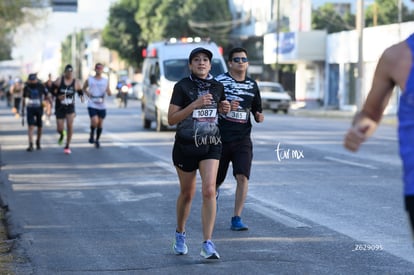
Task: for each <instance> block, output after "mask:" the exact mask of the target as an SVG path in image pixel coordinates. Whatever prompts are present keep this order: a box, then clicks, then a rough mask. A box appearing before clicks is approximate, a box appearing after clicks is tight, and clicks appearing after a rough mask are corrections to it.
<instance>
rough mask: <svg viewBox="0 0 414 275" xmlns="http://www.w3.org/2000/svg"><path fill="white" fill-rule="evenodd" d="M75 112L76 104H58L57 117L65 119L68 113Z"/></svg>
mask: <svg viewBox="0 0 414 275" xmlns="http://www.w3.org/2000/svg"><path fill="white" fill-rule="evenodd" d="M74 112H75V105H74V104H70V105H60V106H56V109H55V115H56V118H57V119H64V118H66V115H70V114H73V113H74Z"/></svg>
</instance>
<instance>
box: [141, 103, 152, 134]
mask: <svg viewBox="0 0 414 275" xmlns="http://www.w3.org/2000/svg"><path fill="white" fill-rule="evenodd" d="M141 109H142V110H141V111H142V127H143V128H144V129H150V128H151V120H149V119H147V117H146V116H145V105H144V104H142V105H141Z"/></svg>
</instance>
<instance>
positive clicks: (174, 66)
mask: <svg viewBox="0 0 414 275" xmlns="http://www.w3.org/2000/svg"><path fill="white" fill-rule="evenodd" d="M164 69H165V77H166V78H167V79H168V80H170V81H178V80H181V79H182V78H184V77H186V76H189V75H190V70H189V68H188V59H172V60H166V61H164ZM210 73H211V74H212V75H213V76H217V75H219V74H222V73H224V68H223V66H222V65H221V62H220V60H218V59H213V60H212V61H211V72H210Z"/></svg>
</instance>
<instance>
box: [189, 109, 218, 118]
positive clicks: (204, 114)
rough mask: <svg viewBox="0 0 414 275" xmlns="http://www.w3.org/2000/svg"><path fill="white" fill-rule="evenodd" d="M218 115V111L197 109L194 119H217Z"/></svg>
mask: <svg viewBox="0 0 414 275" xmlns="http://www.w3.org/2000/svg"><path fill="white" fill-rule="evenodd" d="M216 115H217V109H207V108H206V109H195V110H194V111H193V118H196V119H200V118H215V117H216Z"/></svg>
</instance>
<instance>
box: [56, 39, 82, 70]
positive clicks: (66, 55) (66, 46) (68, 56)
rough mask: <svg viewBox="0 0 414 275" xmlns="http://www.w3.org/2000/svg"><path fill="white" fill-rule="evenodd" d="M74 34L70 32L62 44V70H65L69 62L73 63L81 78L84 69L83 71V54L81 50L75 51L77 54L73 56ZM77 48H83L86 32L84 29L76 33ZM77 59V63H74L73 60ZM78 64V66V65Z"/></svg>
mask: <svg viewBox="0 0 414 275" xmlns="http://www.w3.org/2000/svg"><path fill="white" fill-rule="evenodd" d="M72 36H73V34H70V35H68V36H66V38H65V40H64V41H63V42H62V44H61V50H62V64H61V71H63V69H64V67H65V66H66V65H67V64H71V65H72V66H73V67H74V68H75V72H77V73H78V75H77V77H79V78H81V76H82V71H81V66H80V64H81V58H82V57H81V56H80V55H79V52H75V54H76V56H73V57H72V38H73V37H72ZM75 41H76V44H75V48H76V49H82V47H83V45H82V44H83V43H84V41H85V40H84V33H83V31H81V32H77V33H76V34H75ZM73 60H76V64H72V61H73ZM76 66H78V67H76Z"/></svg>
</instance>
